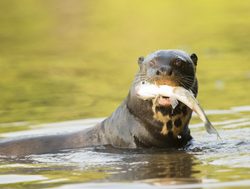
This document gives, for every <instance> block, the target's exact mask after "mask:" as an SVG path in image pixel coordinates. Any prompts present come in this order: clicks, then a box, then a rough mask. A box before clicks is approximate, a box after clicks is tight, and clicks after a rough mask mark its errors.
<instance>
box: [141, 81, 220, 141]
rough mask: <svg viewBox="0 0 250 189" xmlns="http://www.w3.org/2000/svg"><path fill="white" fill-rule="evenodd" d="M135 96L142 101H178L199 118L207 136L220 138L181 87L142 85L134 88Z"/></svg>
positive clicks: (196, 102) (200, 108)
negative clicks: (159, 99) (158, 99)
mask: <svg viewBox="0 0 250 189" xmlns="http://www.w3.org/2000/svg"><path fill="white" fill-rule="evenodd" d="M136 95H137V96H138V97H139V98H141V99H143V100H147V99H151V98H155V97H157V96H159V95H160V96H165V97H170V98H172V99H177V100H179V101H180V102H182V103H184V104H185V105H187V106H188V107H189V108H191V109H192V110H193V111H194V112H195V113H196V114H197V115H198V116H199V118H200V119H201V120H202V121H203V122H204V123H205V128H206V131H207V132H208V133H209V134H216V135H217V137H218V138H220V136H219V133H218V132H217V130H216V129H215V128H214V127H213V125H212V124H211V122H210V121H209V119H208V118H207V116H206V114H205V112H204V110H203V109H202V107H201V106H200V104H199V102H198V101H197V99H196V98H195V97H194V95H193V93H192V92H191V91H188V90H187V89H185V88H183V87H171V86H168V85H159V86H157V85H154V84H149V83H144V84H139V85H138V86H137V87H136ZM172 106H173V105H172Z"/></svg>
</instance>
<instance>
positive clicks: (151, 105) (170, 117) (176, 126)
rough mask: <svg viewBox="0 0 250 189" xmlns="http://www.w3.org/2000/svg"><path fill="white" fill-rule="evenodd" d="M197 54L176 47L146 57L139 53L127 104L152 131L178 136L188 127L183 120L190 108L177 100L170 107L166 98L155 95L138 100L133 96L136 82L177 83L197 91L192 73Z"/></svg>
mask: <svg viewBox="0 0 250 189" xmlns="http://www.w3.org/2000/svg"><path fill="white" fill-rule="evenodd" d="M197 60H198V58H197V56H196V55H195V54H192V55H189V54H187V53H186V52H184V51H180V50H159V51H156V52H154V53H152V54H149V55H148V56H147V57H146V58H143V57H139V59H138V64H139V67H140V70H139V72H138V73H137V75H136V78H135V81H134V83H133V85H132V88H131V90H130V94H129V97H128V108H129V109H130V110H131V111H132V112H133V114H134V115H136V116H137V117H138V118H140V120H142V121H144V122H145V123H147V124H148V127H149V129H152V131H153V132H159V133H160V134H161V135H163V136H170V135H171V136H172V137H175V138H177V137H181V135H182V134H183V133H184V132H186V130H188V128H185V127H187V124H188V122H189V120H190V117H191V113H192V111H191V110H190V109H189V108H188V107H187V106H185V105H184V104H182V103H181V102H179V103H178V106H177V107H176V108H174V109H173V108H172V106H171V103H170V100H169V98H167V97H161V96H160V97H157V98H155V99H151V100H146V101H145V100H141V99H138V98H137V97H136V94H135V93H136V92H135V88H136V86H137V85H139V84H141V83H143V82H148V83H151V84H156V85H169V86H181V87H184V88H186V89H188V90H191V91H192V92H193V93H194V95H195V96H196V95H197V91H198V89H197V88H198V86H197V80H196V76H195V72H196V65H197Z"/></svg>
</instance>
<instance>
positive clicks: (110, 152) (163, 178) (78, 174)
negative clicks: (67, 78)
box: [0, 106, 250, 189]
mask: <svg viewBox="0 0 250 189" xmlns="http://www.w3.org/2000/svg"><path fill="white" fill-rule="evenodd" d="M207 113H208V114H209V116H210V117H213V116H220V117H223V118H224V117H228V119H226V120H222V119H219V118H218V119H217V121H215V122H214V125H215V127H216V128H217V129H218V131H219V133H220V135H221V138H222V139H221V140H219V139H217V138H216V136H212V135H208V134H206V133H205V129H204V127H203V124H202V123H199V122H198V121H199V120H198V118H197V117H196V116H193V122H198V123H192V124H191V125H190V128H191V130H192V135H193V137H194V138H195V141H194V143H193V144H192V145H191V146H190V147H188V148H187V149H179V150H173V149H172V150H165V149H161V150H159V149H140V150H124V149H114V148H111V147H96V148H84V149H69V150H63V151H60V152H58V153H54V154H42V155H30V156H27V157H24V158H12V159H9V158H3V157H2V159H1V161H0V185H1V187H3V188H4V187H10V188H15V187H17V186H18V187H19V188H27V187H29V188H47V187H52V188H117V187H118V186H119V187H121V188H127V187H129V188H150V189H151V188H155V189H156V188H176V187H177V186H178V188H218V187H221V188H241V187H242V188H248V187H249V186H250V178H249V173H250V158H249V155H250V140H249V135H250V128H249V126H250V118H249V116H248V114H249V113H250V107H249V106H245V107H234V108H231V109H230V110H224V111H222V110H209V111H207ZM231 115H233V118H231ZM102 119H103V118H100V119H85V120H76V121H67V122H58V123H51V124H42V125H36V126H34V127H33V129H31V130H26V131H17V132H11V133H6V134H2V136H3V137H9V138H11V137H17V136H24V135H33V136H34V135H45V134H55V133H58V134H60V133H65V132H73V131H77V130H80V129H84V128H86V127H91V126H92V125H94V124H95V123H98V122H99V121H100V120H102ZM69 128H70V129H69ZM58 130H60V132H58Z"/></svg>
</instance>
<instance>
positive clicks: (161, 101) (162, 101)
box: [157, 96, 171, 106]
mask: <svg viewBox="0 0 250 189" xmlns="http://www.w3.org/2000/svg"><path fill="white" fill-rule="evenodd" d="M157 104H158V105H159V106H171V100H170V98H169V97H165V96H159V97H158V98H157Z"/></svg>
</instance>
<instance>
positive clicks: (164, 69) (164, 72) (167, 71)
mask: <svg viewBox="0 0 250 189" xmlns="http://www.w3.org/2000/svg"><path fill="white" fill-rule="evenodd" d="M172 74H173V68H171V67H170V66H161V67H160V68H159V69H157V70H156V75H158V76H171V75H172Z"/></svg>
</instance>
